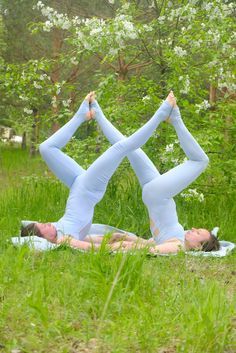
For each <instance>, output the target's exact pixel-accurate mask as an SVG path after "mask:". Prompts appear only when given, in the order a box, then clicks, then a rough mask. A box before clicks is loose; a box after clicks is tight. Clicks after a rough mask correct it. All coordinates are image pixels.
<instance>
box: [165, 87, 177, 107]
mask: <svg viewBox="0 0 236 353" xmlns="http://www.w3.org/2000/svg"><path fill="white" fill-rule="evenodd" d="M166 100H167V102H168V103H169V104H170V105H171V106H172V107H174V108H175V107H177V104H176V98H175V95H174V92H173V91H170V93H169V94H168V96H167V98H166Z"/></svg>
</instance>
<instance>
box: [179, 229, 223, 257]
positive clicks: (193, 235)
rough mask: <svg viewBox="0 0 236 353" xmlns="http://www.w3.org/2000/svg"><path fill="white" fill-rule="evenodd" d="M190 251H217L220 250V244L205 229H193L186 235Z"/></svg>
mask: <svg viewBox="0 0 236 353" xmlns="http://www.w3.org/2000/svg"><path fill="white" fill-rule="evenodd" d="M185 241H186V243H187V244H186V245H187V247H188V249H195V250H202V251H215V250H219V248H220V243H219V240H218V239H217V237H216V236H215V235H214V234H212V233H211V232H210V231H209V230H207V229H204V228H192V229H191V230H189V231H188V232H187V233H186V234H185Z"/></svg>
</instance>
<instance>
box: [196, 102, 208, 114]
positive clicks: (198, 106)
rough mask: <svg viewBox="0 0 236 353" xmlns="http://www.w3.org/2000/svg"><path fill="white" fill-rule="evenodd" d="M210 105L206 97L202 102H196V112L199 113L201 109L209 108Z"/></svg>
mask: <svg viewBox="0 0 236 353" xmlns="http://www.w3.org/2000/svg"><path fill="white" fill-rule="evenodd" d="M210 107H211V105H210V103H209V102H208V101H207V100H206V99H204V101H203V102H202V103H200V104H196V108H197V109H196V113H199V112H200V111H201V110H207V109H208V108H210Z"/></svg>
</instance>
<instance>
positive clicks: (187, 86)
mask: <svg viewBox="0 0 236 353" xmlns="http://www.w3.org/2000/svg"><path fill="white" fill-rule="evenodd" d="M179 80H180V81H181V82H182V83H183V88H182V89H181V90H180V93H183V94H187V93H188V92H189V90H190V80H189V76H188V75H186V76H185V77H183V76H180V77H179Z"/></svg>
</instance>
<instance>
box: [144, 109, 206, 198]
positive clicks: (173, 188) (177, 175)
mask: <svg viewBox="0 0 236 353" xmlns="http://www.w3.org/2000/svg"><path fill="white" fill-rule="evenodd" d="M170 121H171V124H172V125H173V126H174V128H175V131H176V133H177V135H178V138H179V141H180V145H181V147H182V149H183V151H184V153H185V154H186V156H187V157H188V158H189V160H188V161H186V162H184V163H182V164H180V165H178V166H177V167H175V168H173V169H171V170H169V171H168V172H166V173H164V174H162V175H160V176H159V177H158V178H156V179H155V180H153V181H152V182H151V183H150V184H149V185H148V188H147V190H148V192H150V197H151V195H152V194H153V191H154V192H155V195H156V196H157V197H158V198H160V199H163V198H172V197H174V196H175V195H177V194H178V193H180V192H181V191H182V190H184V189H185V188H186V187H187V186H188V185H189V184H191V183H192V182H193V181H194V180H195V179H196V178H197V177H198V176H199V175H200V174H201V173H202V172H203V171H204V169H205V168H206V167H207V165H208V162H209V158H208V157H207V155H206V153H205V152H204V151H203V149H202V148H201V147H200V145H199V144H198V143H197V141H196V140H195V139H194V137H193V136H192V135H191V133H190V132H189V131H188V129H187V128H186V126H185V125H184V122H183V120H182V119H181V115H180V111H179V108H178V107H176V108H174V109H173V110H172V113H171V115H170ZM146 198H147V195H146Z"/></svg>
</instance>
